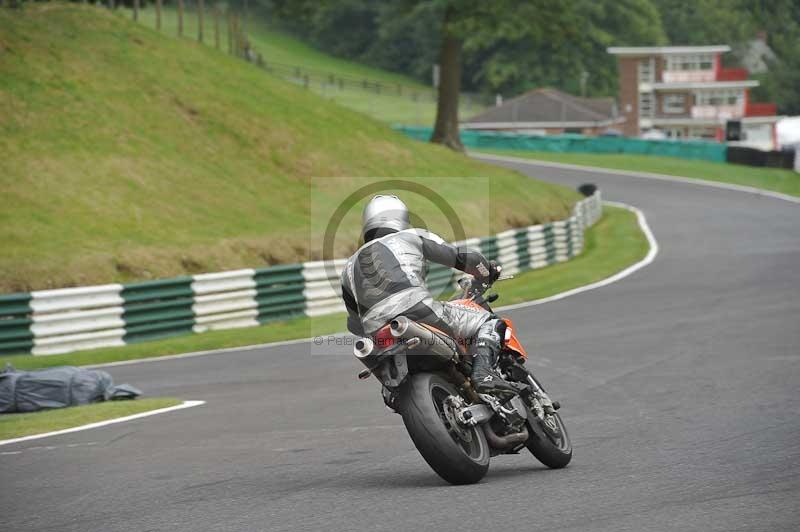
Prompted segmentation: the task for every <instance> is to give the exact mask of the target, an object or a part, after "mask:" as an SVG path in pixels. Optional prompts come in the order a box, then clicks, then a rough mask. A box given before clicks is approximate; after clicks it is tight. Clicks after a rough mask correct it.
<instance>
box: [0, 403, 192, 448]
mask: <svg viewBox="0 0 800 532" xmlns="http://www.w3.org/2000/svg"><path fill="white" fill-rule="evenodd" d="M204 404H206V402H205V401H184V402H183V403H181V404H179V405H175V406H168V407H166V408H158V409H156V410H150V411H149V412H141V413H139V414H133V415H130V416H125V417H118V418H114V419H107V420H105V421H98V422H97V423H89V424H88V425H81V426H80V427H72V428H70V429H62V430H55V431H53V432H44V433H42V434H32V435H30V436H23V437H21V438H12V439H10V440H0V445H8V444H10V443H19V442H23V441H29V440H38V439H39V438H48V437H50V436H60V435H61V434H69V433H70V432H79V431H81V430H89V429H96V428H98V427H105V426H106V425H114V424H116V423H124V422H126V421H133V420H134V419H141V418H143V417H149V416H155V415H158V414H165V413H167V412H173V411H175V410H183V409H184V408H192V407H193V406H200V405H204Z"/></svg>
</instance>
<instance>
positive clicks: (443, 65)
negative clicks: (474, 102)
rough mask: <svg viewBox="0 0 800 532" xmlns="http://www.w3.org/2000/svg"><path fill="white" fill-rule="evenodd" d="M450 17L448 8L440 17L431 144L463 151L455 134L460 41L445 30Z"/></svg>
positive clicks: (456, 128) (459, 73) (459, 72)
mask: <svg viewBox="0 0 800 532" xmlns="http://www.w3.org/2000/svg"><path fill="white" fill-rule="evenodd" d="M452 16H453V13H452V7H451V8H448V9H447V12H446V13H445V16H444V40H443V42H442V50H441V52H440V54H439V69H440V70H439V98H438V100H437V102H436V125H435V126H434V128H433V135H431V142H436V143H438V144H444V145H445V146H447V147H448V148H450V149H452V150H456V151H464V146H463V145H462V144H461V137H460V136H459V134H458V94H459V92H460V91H461V48H462V44H463V43H462V41H461V39H460V38H458V37H456V36H455V35H453V34H452V33H451V32H450V31H449V29H448V23H449V22H450V20H451V18H452Z"/></svg>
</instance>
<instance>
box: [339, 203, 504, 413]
mask: <svg viewBox="0 0 800 532" xmlns="http://www.w3.org/2000/svg"><path fill="white" fill-rule="evenodd" d="M362 231H363V236H364V242H365V244H364V245H363V246H361V248H360V249H359V250H358V251H356V253H355V254H354V255H353V256H352V257H350V258H349V259H348V260H347V264H346V265H345V267H344V270H343V272H342V298H343V299H344V303H345V306H346V307H347V312H348V316H347V328H348V329H349V330H350V332H351V333H353V334H356V335H359V336H366V335H372V334H374V333H375V332H376V331H377V330H379V329H380V328H381V327H383V326H384V325H385V324H386V323H388V322H389V321H391V320H392V319H393V318H395V317H397V316H400V315H404V316H406V317H408V318H409V319H412V320H415V321H418V322H421V323H426V324H428V325H432V326H434V327H436V328H437V329H440V330H442V331H445V332H446V333H448V334H450V335H452V336H453V337H454V338H457V339H459V340H462V341H470V344H471V343H472V341H474V342H475V344H476V347H475V349H474V350H473V364H472V375H471V379H472V383H473V385H474V387H475V390H476V391H477V392H479V393H488V394H493V395H495V396H498V397H501V398H505V397H507V396H510V395H514V394H516V393H517V390H516V389H515V388H514V387H513V386H512V385H511V384H509V383H508V382H506V381H505V380H504V379H503V378H502V377H501V376H500V375H499V374H498V373H497V371H496V370H495V368H494V366H495V364H496V363H497V357H498V353H499V351H500V344H501V342H502V340H503V336H504V335H505V322H503V321H502V320H499V319H497V317H496V316H495V315H493V314H491V313H490V312H488V311H486V310H483V309H477V308H472V307H466V306H463V305H458V304H454V303H446V302H440V301H437V300H435V299H433V297H432V296H431V294H430V292H429V291H428V289H427V287H426V286H425V272H426V263H425V261H426V259H427V260H430V261H433V262H437V263H439V264H442V265H444V266H449V267H451V268H456V269H458V270H461V271H463V272H465V273H468V274H470V275H472V276H474V277H475V278H476V279H477V280H478V281H479V282H482V283H487V284H490V283H492V282H494V281H495V280H496V279H497V277H498V276H499V274H500V268H499V267H498V266H497V265H495V264H494V262H489V261H487V260H486V258H485V257H484V256H483V255H481V253H480V252H478V251H475V250H472V249H468V248H466V247H456V246H453V245H451V244H448V243H447V242H445V241H444V240H442V239H441V238H440V237H438V236H437V235H435V234H433V233H431V232H429V231H426V230H424V229H412V228H411V224H410V222H409V215H408V208H407V207H406V205H405V203H403V202H402V201H401V200H400V199H399V198H398V197H397V196H386V195H378V196H375V197H373V198H372V199H371V200H370V201H369V203H367V206H366V207H365V208H364V213H363V216H362Z"/></svg>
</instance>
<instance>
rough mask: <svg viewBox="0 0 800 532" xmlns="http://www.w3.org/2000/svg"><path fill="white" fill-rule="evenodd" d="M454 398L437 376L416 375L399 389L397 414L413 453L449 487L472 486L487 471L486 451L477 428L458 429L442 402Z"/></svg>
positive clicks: (483, 440) (450, 413)
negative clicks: (409, 438)
mask: <svg viewBox="0 0 800 532" xmlns="http://www.w3.org/2000/svg"><path fill="white" fill-rule="evenodd" d="M451 395H455V396H457V395H458V391H457V390H456V388H455V386H453V385H452V384H451V383H450V382H448V381H447V380H445V379H444V378H443V377H441V376H440V375H437V374H434V373H418V374H416V375H413V376H412V377H411V378H410V379H409V381H408V382H407V383H406V384H405V386H404V387H403V389H402V391H401V393H400V397H399V409H400V414H401V415H402V417H403V423H404V424H405V426H406V430H408V434H409V435H410V436H411V440H412V441H413V442H414V445H415V446H416V448H417V450H419V453H420V454H421V455H422V458H424V459H425V461H426V462H427V463H428V465H429V466H431V468H432V469H433V470H434V471H435V472H436V473H437V474H438V475H439V476H440V477H442V478H443V479H444V480H446V481H447V482H449V483H451V484H473V483H475V482H478V481H479V480H480V479H482V478H483V477H484V475H486V472H487V471H488V470H489V458H490V450H489V444H488V443H487V442H486V436H484V434H483V431H482V430H480V428H479V427H464V426H461V425H458V424H457V423H456V422H455V420H454V417H453V413H452V409H451V407H450V406H449V405H448V404H447V402H446V399H447V398H448V397H449V396H451Z"/></svg>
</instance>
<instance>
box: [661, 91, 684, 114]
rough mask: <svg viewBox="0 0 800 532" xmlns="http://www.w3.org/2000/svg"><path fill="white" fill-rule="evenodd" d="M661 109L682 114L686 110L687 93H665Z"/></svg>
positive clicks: (668, 112)
mask: <svg viewBox="0 0 800 532" xmlns="http://www.w3.org/2000/svg"><path fill="white" fill-rule="evenodd" d="M661 110H662V111H663V112H664V113H666V114H681V113H685V112H686V95H685V94H665V95H664V98H663V100H662V101H661Z"/></svg>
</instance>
